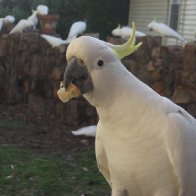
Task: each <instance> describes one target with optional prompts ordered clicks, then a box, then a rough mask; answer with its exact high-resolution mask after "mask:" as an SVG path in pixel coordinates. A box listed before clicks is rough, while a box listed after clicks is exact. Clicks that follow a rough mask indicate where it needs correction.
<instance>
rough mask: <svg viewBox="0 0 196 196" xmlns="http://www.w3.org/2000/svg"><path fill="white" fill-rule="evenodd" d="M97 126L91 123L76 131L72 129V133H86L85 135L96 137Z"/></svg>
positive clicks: (78, 134)
mask: <svg viewBox="0 0 196 196" xmlns="http://www.w3.org/2000/svg"><path fill="white" fill-rule="evenodd" d="M96 128H97V126H96V125H90V126H86V127H82V128H80V129H77V130H75V131H72V134H73V135H76V136H80V135H85V136H90V137H95V136H96Z"/></svg>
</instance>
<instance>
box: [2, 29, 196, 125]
mask: <svg viewBox="0 0 196 196" xmlns="http://www.w3.org/2000/svg"><path fill="white" fill-rule="evenodd" d="M108 41H109V42H111V43H118V44H119V43H123V42H124V40H122V39H119V38H112V37H108ZM137 41H142V42H143V44H142V47H141V48H140V49H139V50H138V51H136V52H135V53H134V54H132V55H130V56H128V57H126V58H124V59H123V64H124V65H125V66H126V67H127V69H128V70H130V71H131V72H132V73H133V74H134V75H136V76H137V77H138V78H139V79H141V80H142V81H144V82H145V83H147V84H148V85H149V86H151V87H152V88H153V89H154V90H155V91H157V92H158V93H160V94H161V95H164V96H166V97H169V98H170V99H172V100H174V101H175V102H176V103H177V104H180V105H182V106H183V107H185V109H187V110H188V111H189V112H190V113H192V114H193V115H195V116H196V90H195V88H196V85H195V84H196V44H195V43H189V44H187V45H186V46H185V47H184V48H182V47H180V46H161V39H160V37H148V36H147V37H143V38H140V39H138V40H137ZM65 67H66V59H65V52H63V53H61V52H60V51H59V49H57V48H52V47H51V46H50V45H49V44H48V43H47V42H46V41H45V40H44V39H43V38H41V37H40V35H39V33H37V32H34V33H29V32H26V33H22V34H16V35H2V36H1V37H0V103H6V104H17V103H21V102H22V103H26V104H28V106H29V108H30V109H31V110H32V111H33V112H36V113H38V114H39V113H44V114H46V115H55V116H57V118H62V119H63V120H64V122H65V123H66V124H68V125H70V126H83V125H87V124H94V123H96V122H97V114H96V111H95V109H94V108H93V107H92V106H90V105H89V104H88V103H87V102H86V101H85V100H84V99H83V98H80V99H73V100H71V101H69V102H68V103H66V104H62V103H61V102H60V101H59V99H58V97H57V94H56V92H57V90H58V88H59V83H60V81H61V80H62V78H63V72H64V69H65Z"/></svg>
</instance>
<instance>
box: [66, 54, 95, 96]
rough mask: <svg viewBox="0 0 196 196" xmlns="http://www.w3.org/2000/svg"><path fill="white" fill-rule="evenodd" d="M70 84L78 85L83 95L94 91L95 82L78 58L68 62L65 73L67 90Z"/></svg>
mask: <svg viewBox="0 0 196 196" xmlns="http://www.w3.org/2000/svg"><path fill="white" fill-rule="evenodd" d="M70 83H72V84H74V85H76V86H77V87H78V88H79V89H80V92H81V93H82V94H85V93H88V92H90V91H92V90H93V82H92V79H91V76H90V74H89V72H88V70H87V68H86V66H85V65H84V63H83V62H81V60H79V59H77V58H76V57H74V58H72V59H71V60H70V61H69V62H68V64H67V67H66V69H65V72H64V86H65V89H67V87H68V86H69V84H70Z"/></svg>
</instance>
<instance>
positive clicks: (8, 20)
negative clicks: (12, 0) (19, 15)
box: [3, 15, 15, 23]
mask: <svg viewBox="0 0 196 196" xmlns="http://www.w3.org/2000/svg"><path fill="white" fill-rule="evenodd" d="M14 21H15V17H14V16H11V15H7V16H6V17H4V18H3V22H5V23H8V22H9V23H14Z"/></svg>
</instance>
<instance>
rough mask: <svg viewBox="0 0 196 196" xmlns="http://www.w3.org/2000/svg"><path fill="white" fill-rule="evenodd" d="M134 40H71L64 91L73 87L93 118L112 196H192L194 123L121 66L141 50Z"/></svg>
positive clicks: (194, 182)
mask: <svg viewBox="0 0 196 196" xmlns="http://www.w3.org/2000/svg"><path fill="white" fill-rule="evenodd" d="M133 29H134V27H133ZM134 36H135V33H134V31H133V33H132V37H131V38H130V39H129V40H128V41H127V42H126V43H125V44H123V45H113V44H108V43H106V42H103V41H101V40H98V39H96V38H93V37H89V36H82V37H79V38H76V39H74V40H73V41H72V42H71V43H70V44H69V46H68V48H67V53H66V58H67V66H66V69H65V73H64V87H65V89H67V87H68V86H69V85H70V82H72V83H73V84H75V85H76V86H77V88H78V89H79V90H80V92H81V93H82V95H83V96H84V97H85V98H86V99H87V100H88V101H89V102H90V103H91V104H92V105H93V106H95V108H96V110H97V112H98V115H99V122H98V125H97V132H96V149H95V151H96V158H97V164H98V167H99V170H100V171H101V172H102V174H103V176H104V177H105V178H106V180H107V181H108V183H109V184H110V186H111V189H112V196H132V195H134V196H195V195H196V119H195V118H194V117H193V116H191V115H190V114H189V113H188V112H186V111H185V110H184V109H183V108H181V107H180V106H178V105H176V104H175V103H173V102H172V101H170V100H169V99H167V98H165V97H162V96H160V95H159V94H158V93H156V92H155V91H154V90H152V89H151V88H150V87H149V86H147V85H146V84H144V83H143V82H142V81H140V80H139V79H137V78H136V77H135V76H134V75H133V74H132V73H130V72H129V71H128V70H127V69H126V68H125V66H123V65H122V63H121V62H120V59H122V58H123V57H124V56H126V55H129V54H130V53H132V52H134V51H135V50H136V49H137V48H138V47H139V46H140V45H141V43H139V44H137V45H135V37H134ZM81 81H82V82H81ZM77 95H78V94H77Z"/></svg>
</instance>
